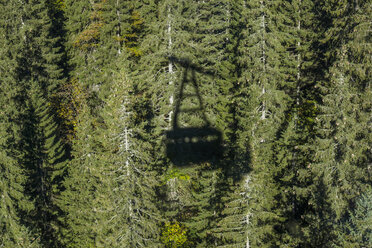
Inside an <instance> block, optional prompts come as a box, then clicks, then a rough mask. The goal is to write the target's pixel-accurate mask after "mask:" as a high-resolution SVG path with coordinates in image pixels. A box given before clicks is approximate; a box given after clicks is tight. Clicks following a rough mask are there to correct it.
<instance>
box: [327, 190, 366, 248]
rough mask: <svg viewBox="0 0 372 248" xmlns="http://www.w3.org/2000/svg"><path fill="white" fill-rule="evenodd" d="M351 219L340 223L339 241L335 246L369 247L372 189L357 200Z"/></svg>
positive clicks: (350, 212)
mask: <svg viewBox="0 0 372 248" xmlns="http://www.w3.org/2000/svg"><path fill="white" fill-rule="evenodd" d="M348 212H349V216H350V217H349V219H347V220H346V221H341V222H340V224H339V227H340V230H339V232H338V242H337V243H336V244H335V245H334V247H345V248H349V247H360V248H361V247H368V246H369V245H370V244H371V241H372V228H371V223H372V191H371V189H368V190H367V192H365V193H363V194H362V195H361V196H360V197H359V199H358V200H357V201H356V206H355V209H354V210H353V211H350V210H349V211H348Z"/></svg>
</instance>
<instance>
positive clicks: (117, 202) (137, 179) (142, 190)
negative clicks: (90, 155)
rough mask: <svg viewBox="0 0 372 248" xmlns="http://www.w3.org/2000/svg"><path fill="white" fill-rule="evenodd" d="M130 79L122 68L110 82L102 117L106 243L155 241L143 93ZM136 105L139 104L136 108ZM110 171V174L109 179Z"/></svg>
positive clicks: (155, 216) (135, 244)
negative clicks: (109, 228)
mask: <svg viewBox="0 0 372 248" xmlns="http://www.w3.org/2000/svg"><path fill="white" fill-rule="evenodd" d="M137 90H138V89H137V87H136V84H135V82H133V81H131V80H129V77H128V76H127V72H126V71H125V70H122V71H121V72H120V74H119V75H118V78H117V80H116V81H115V82H114V84H113V85H112V91H111V94H110V96H109V98H108V99H107V103H106V107H105V108H104V111H103V114H102V117H103V120H104V123H105V127H104V129H103V130H102V131H101V136H102V139H101V140H102V146H103V149H104V153H103V154H102V158H101V161H102V163H103V164H104V165H106V167H111V168H110V171H111V175H110V174H107V175H108V176H109V178H108V180H111V185H112V191H113V192H114V193H113V197H114V198H113V203H114V205H113V206H115V209H114V216H113V218H112V220H111V223H112V224H110V223H109V224H110V225H113V226H114V234H115V235H114V237H113V238H114V240H112V242H113V244H111V245H110V246H111V247H123V246H129V247H158V245H159V238H158V235H159V233H160V231H159V230H158V225H159V224H160V223H159V222H160V215H159V213H158V210H157V206H156V203H157V202H156V197H155V191H154V190H155V186H156V185H157V181H156V177H155V171H154V170H152V169H151V167H150V166H149V165H150V159H151V143H149V142H148V141H147V140H149V137H148V133H146V129H147V126H148V119H147V118H146V115H143V113H145V114H146V109H143V107H145V106H143V105H144V104H146V102H144V99H142V98H140V97H138V95H137V94H138V92H137ZM138 106H141V107H142V109H140V108H138ZM112 176H114V179H112Z"/></svg>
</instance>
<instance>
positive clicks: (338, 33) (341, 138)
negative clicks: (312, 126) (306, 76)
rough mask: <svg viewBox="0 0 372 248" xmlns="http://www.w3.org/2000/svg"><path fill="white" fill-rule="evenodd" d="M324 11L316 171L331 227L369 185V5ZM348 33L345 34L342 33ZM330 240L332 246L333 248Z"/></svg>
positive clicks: (354, 3)
mask: <svg viewBox="0 0 372 248" xmlns="http://www.w3.org/2000/svg"><path fill="white" fill-rule="evenodd" d="M331 6H332V5H331V3H328V4H327V5H326V6H324V9H323V10H324V11H327V13H328V14H329V16H330V17H331V22H330V23H331V25H329V26H330V27H329V31H328V34H331V35H332V36H328V35H325V37H324V41H326V42H327V44H328V45H329V46H330V47H329V51H327V53H326V55H325V57H326V59H327V62H328V63H329V64H330V68H329V70H328V76H327V81H326V82H325V83H324V84H322V85H321V89H322V93H323V94H324V96H323V99H322V102H321V104H320V106H319V109H320V112H321V113H320V115H319V117H318V118H319V119H318V125H319V126H318V127H317V129H318V132H319V134H320V135H319V138H318V139H317V146H318V149H317V151H316V163H315V164H314V165H315V166H314V170H318V171H322V172H323V173H324V184H325V185H327V187H328V188H327V194H328V202H329V205H330V210H328V212H330V215H331V216H333V219H332V223H331V224H332V226H333V228H332V229H330V230H329V232H332V233H333V234H334V235H333V237H332V238H333V240H334V239H335V238H336V237H335V229H336V227H335V223H336V222H338V221H340V220H341V219H344V218H346V216H347V215H348V211H349V210H350V209H353V208H354V206H355V202H356V199H357V198H358V197H359V196H360V195H361V194H363V193H364V192H365V191H366V190H367V189H368V188H369V185H370V182H371V177H370V168H369V167H368V164H370V161H371V156H370V148H369V147H370V144H371V135H370V133H371V131H370V126H369V125H368V123H369V122H370V120H371V112H370V111H371V104H370V100H367V99H370V97H371V88H370V87H371V86H370V82H369V80H368V77H369V76H368V75H369V74H370V72H369V68H370V65H371V61H370V57H369V56H368V55H367V54H368V51H369V50H370V42H369V38H368V31H367V30H368V27H369V23H368V21H367V20H368V18H367V15H366V14H365V13H367V12H368V11H370V4H368V3H365V2H363V3H358V2H357V1H350V2H342V3H341V2H340V3H339V4H338V5H337V6H332V7H333V8H331ZM346 30H347V32H345V31H346ZM333 240H332V239H331V240H330V242H334V241H333Z"/></svg>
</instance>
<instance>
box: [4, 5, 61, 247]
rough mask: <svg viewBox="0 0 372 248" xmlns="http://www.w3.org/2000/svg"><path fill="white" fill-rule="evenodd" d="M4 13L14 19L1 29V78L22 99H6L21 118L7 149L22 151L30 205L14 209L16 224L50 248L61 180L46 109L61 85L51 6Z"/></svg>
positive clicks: (52, 122) (52, 119)
mask: <svg viewBox="0 0 372 248" xmlns="http://www.w3.org/2000/svg"><path fill="white" fill-rule="evenodd" d="M24 5H25V6H24ZM4 7H5V9H8V10H9V11H10V12H9V13H16V14H15V17H16V19H15V21H14V23H13V24H7V25H5V35H4V38H5V40H6V42H7V43H8V44H9V45H10V49H9V50H8V51H7V52H6V53H5V55H6V56H8V58H10V59H11V60H10V61H13V62H11V63H10V64H9V66H12V67H13V68H11V69H8V70H7V71H6V72H5V74H4V75H5V78H7V79H8V80H6V81H7V82H11V81H13V82H16V83H17V85H19V86H20V87H21V88H18V89H17V88H16V89H15V91H14V93H16V92H17V91H18V92H19V91H22V94H17V93H16V94H14V93H13V94H14V95H13V96H12V95H9V96H11V98H13V99H14V100H15V99H17V100H16V101H14V100H12V101H13V102H14V103H15V104H16V105H15V106H16V108H18V111H19V113H22V121H21V122H19V120H18V121H15V122H14V123H13V124H12V125H17V123H19V124H21V125H20V126H19V128H16V129H13V130H17V129H18V131H16V132H17V133H18V134H19V135H20V137H18V138H17V139H19V141H16V140H17V139H15V140H14V142H16V143H13V144H10V146H9V148H8V149H9V153H11V154H17V153H18V152H17V150H16V149H14V148H16V147H18V148H17V149H19V150H18V151H22V153H21V154H19V155H17V158H16V159H17V163H18V164H19V166H20V168H22V169H23V170H24V172H25V174H26V176H25V179H24V181H23V182H24V183H25V189H26V190H25V191H24V194H25V195H26V197H25V198H26V199H28V200H29V201H30V202H32V205H33V207H32V208H28V209H20V210H22V219H21V220H22V223H24V224H26V225H28V226H29V227H30V230H31V231H32V232H33V233H34V234H35V235H36V236H37V237H38V238H39V240H40V242H41V243H43V244H45V245H48V246H55V245H56V244H55V243H54V238H53V237H55V232H56V230H57V229H58V224H57V221H56V214H57V213H58V208H57V207H56V205H55V197H56V196H57V195H58V191H59V188H58V186H57V185H58V183H59V182H60V181H61V177H62V175H63V163H62V162H63V159H64V146H63V144H62V143H61V141H60V140H59V134H58V133H59V130H58V129H59V128H58V122H57V119H56V116H55V113H54V112H53V111H52V109H53V107H52V106H51V103H52V97H53V95H54V94H55V93H56V90H57V89H58V87H59V85H60V84H61V83H62V68H61V67H60V66H61V58H62V55H61V53H60V48H59V45H58V37H57V36H56V35H55V34H54V33H53V32H52V29H53V20H51V18H50V13H51V8H52V6H51V5H49V3H47V2H40V1H30V2H27V3H23V2H14V1H10V2H8V3H6V4H5V6H4ZM6 16H7V15H4V17H6ZM10 32H15V33H16V34H17V35H10ZM8 87H9V86H8ZM17 105H18V106H17ZM16 118H19V117H16ZM18 142H19V143H18ZM17 143H18V144H17ZM11 147H12V149H10V148H11ZM35 175H37V176H35Z"/></svg>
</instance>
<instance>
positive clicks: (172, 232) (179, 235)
mask: <svg viewBox="0 0 372 248" xmlns="http://www.w3.org/2000/svg"><path fill="white" fill-rule="evenodd" d="M160 240H161V241H162V243H163V244H164V245H165V246H166V247H169V248H177V247H185V248H186V247H191V246H190V242H188V240H187V228H186V227H184V226H182V225H180V224H179V223H178V222H175V223H165V224H164V227H163V228H162V233H161V237H160Z"/></svg>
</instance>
